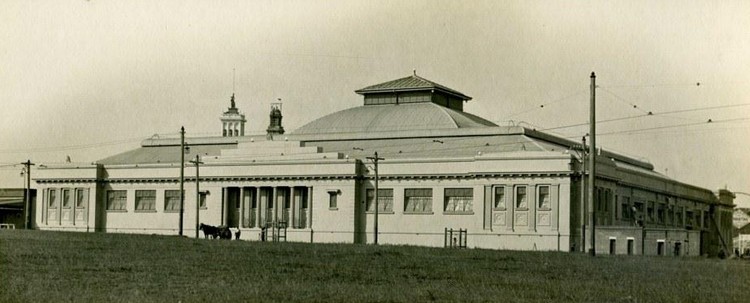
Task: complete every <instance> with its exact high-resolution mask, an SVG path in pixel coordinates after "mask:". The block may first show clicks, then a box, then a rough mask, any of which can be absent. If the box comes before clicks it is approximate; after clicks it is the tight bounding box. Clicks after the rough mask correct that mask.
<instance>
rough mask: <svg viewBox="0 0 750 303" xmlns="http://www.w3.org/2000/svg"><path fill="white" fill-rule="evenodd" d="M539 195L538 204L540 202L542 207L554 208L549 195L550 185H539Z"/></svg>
mask: <svg viewBox="0 0 750 303" xmlns="http://www.w3.org/2000/svg"><path fill="white" fill-rule="evenodd" d="M538 194H539V196H538V197H537V201H538V202H537V204H539V208H540V209H550V208H552V203H551V202H550V197H549V185H542V186H539V193H538Z"/></svg>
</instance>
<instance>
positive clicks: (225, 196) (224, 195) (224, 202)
mask: <svg viewBox="0 0 750 303" xmlns="http://www.w3.org/2000/svg"><path fill="white" fill-rule="evenodd" d="M228 201H229V190H228V188H227V187H222V188H221V224H219V225H224V222H226V221H227V207H228V206H229V205H228Z"/></svg>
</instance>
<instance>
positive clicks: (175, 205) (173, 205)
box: [164, 190, 180, 210]
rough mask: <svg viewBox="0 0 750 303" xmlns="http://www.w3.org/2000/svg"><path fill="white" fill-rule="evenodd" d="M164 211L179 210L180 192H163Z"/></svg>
mask: <svg viewBox="0 0 750 303" xmlns="http://www.w3.org/2000/svg"><path fill="white" fill-rule="evenodd" d="M164 210H180V191H179V190H165V191H164Z"/></svg>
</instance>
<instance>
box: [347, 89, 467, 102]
mask: <svg viewBox="0 0 750 303" xmlns="http://www.w3.org/2000/svg"><path fill="white" fill-rule="evenodd" d="M418 91H439V92H442V93H445V94H448V95H451V96H454V97H458V98H460V99H461V100H464V101H469V100H471V99H472V98H471V97H469V96H467V95H464V94H462V93H459V92H454V91H450V90H446V89H443V88H440V87H413V88H396V89H394V88H376V89H369V88H363V89H358V90H355V91H354V92H355V93H357V94H360V95H363V96H364V95H367V94H378V93H395V92H418Z"/></svg>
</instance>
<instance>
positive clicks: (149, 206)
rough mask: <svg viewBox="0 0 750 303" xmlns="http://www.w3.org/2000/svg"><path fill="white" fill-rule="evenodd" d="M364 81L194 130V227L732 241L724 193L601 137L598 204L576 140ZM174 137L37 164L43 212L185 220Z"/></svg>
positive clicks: (690, 251) (640, 242)
mask: <svg viewBox="0 0 750 303" xmlns="http://www.w3.org/2000/svg"><path fill="white" fill-rule="evenodd" d="M356 93H358V94H360V95H362V96H363V97H364V104H363V105H362V106H359V107H354V108H349V109H345V110H342V111H339V112H336V113H333V114H330V115H327V116H324V117H321V118H319V119H317V120H314V121H312V122H310V123H308V124H306V125H304V126H302V127H300V128H299V129H297V130H295V131H293V132H291V133H288V134H284V131H283V127H282V126H281V108H280V105H279V106H275V107H272V111H271V117H270V118H271V124H270V125H269V128H268V135H266V136H243V135H242V134H243V133H244V131H242V132H238V133H237V134H238V135H236V136H227V135H225V133H224V132H226V131H227V128H226V123H224V124H223V125H224V128H223V130H222V132H223V133H222V135H221V136H215V137H202V138H187V139H186V144H187V145H188V146H190V155H189V156H186V158H191V157H194V156H195V155H200V156H201V157H202V161H203V162H204V163H203V164H202V165H201V166H200V178H199V182H198V183H199V187H200V190H196V185H198V184H196V178H195V175H196V174H195V172H193V171H192V169H194V167H193V166H192V165H188V166H187V168H186V178H185V184H186V185H185V201H184V208H183V212H184V216H183V218H184V219H183V225H184V230H185V234H187V235H193V234H194V233H196V232H197V230H196V227H197V225H198V224H199V223H205V224H211V225H226V226H230V227H233V228H237V229H239V230H241V231H242V236H243V238H244V239H247V240H260V239H261V236H260V235H261V234H262V233H264V232H265V234H266V236H274V235H273V234H274V233H279V232H281V231H280V230H279V227H285V228H283V229H284V230H285V231H286V233H285V234H284V236H285V237H286V240H287V241H300V242H344V243H372V242H373V241H374V238H375V237H374V235H375V234H374V231H375V222H374V220H375V217H376V212H377V218H378V222H377V223H378V224H377V225H378V239H379V243H383V244H406V245H423V246H444V245H448V244H450V243H454V241H455V240H454V239H449V238H447V237H446V230H450V229H453V230H466V231H467V232H466V235H465V238H464V239H462V240H464V241H465V242H466V244H467V246H468V247H476V248H488V249H513V250H555V251H588V250H590V249H591V248H592V245H595V246H594V247H595V248H596V250H597V252H599V253H604V254H608V253H611V254H648V255H680V256H683V255H701V254H718V252H719V251H720V250H727V249H730V250H731V245H732V244H731V243H728V242H731V241H728V239H731V231H732V230H731V227H732V225H731V213H732V207H733V205H732V198H733V195H732V194H731V193H729V192H719V193H718V194H715V193H713V192H712V191H710V190H706V189H702V188H699V187H696V186H692V185H689V184H684V183H681V182H678V181H676V180H672V179H670V178H668V177H666V176H664V175H661V174H658V173H656V172H655V171H654V170H653V166H652V165H651V164H649V163H646V162H643V161H641V160H636V159H633V158H630V157H626V156H623V155H619V154H616V153H612V152H608V151H606V150H603V151H602V152H601V153H599V154H598V155H596V161H597V167H598V169H597V175H596V177H597V179H596V188H595V199H594V201H593V203H589V202H588V201H586V199H585V196H586V195H585V193H586V188H585V184H584V183H585V182H581V180H582V178H583V177H585V176H586V175H587V173H588V172H587V171H586V169H585V167H584V166H583V165H582V163H584V162H586V161H584V158H585V157H587V155H586V154H585V153H583V152H582V151H579V150H577V149H576V146H579V147H580V144H579V143H577V142H574V141H571V140H569V139H565V138H560V137H557V136H553V135H551V134H547V133H544V132H540V131H536V130H532V129H528V128H524V127H518V126H498V125H496V124H494V123H492V122H491V121H488V120H486V119H483V118H481V117H478V116H475V115H472V114H469V113H466V112H464V111H463V103H464V102H468V101H469V100H471V98H470V97H468V96H466V95H464V94H462V93H460V92H458V91H456V90H453V89H450V88H448V87H445V86H443V85H440V84H437V83H435V82H432V81H429V80H427V79H424V78H422V77H419V76H417V75H416V74H414V75H412V76H409V77H405V78H401V79H397V80H393V81H389V82H385V83H381V84H377V85H373V86H369V87H366V88H363V89H360V90H357V91H356ZM232 101H234V100H232ZM232 103H233V102H232ZM232 108H235V106H234V104H232V107H230V110H231V109H232ZM243 119H244V117H243ZM222 121H224V120H223V119H222ZM181 152H183V151H182V150H181V148H180V140H177V139H155V138H152V139H147V140H144V141H143V142H142V144H141V147H140V148H138V149H135V150H131V151H126V152H124V153H121V154H118V155H115V156H112V157H109V158H105V159H102V160H100V161H97V162H96V163H94V164H89V165H75V164H66V165H58V166H53V165H46V166H45V165H40V166H39V173H38V174H37V178H36V179H35V181H36V182H37V184H38V188H39V198H38V199H37V200H38V201H39V202H38V204H39V205H38V206H37V209H38V210H39V211H38V212H37V213H36V220H35V222H36V226H37V227H38V228H40V229H45V230H71V231H88V232H95V231H100V232H131V233H157V234H176V233H177V228H178V226H179V223H180V222H179V218H180V214H179V213H180V206H179V205H180V203H179V202H180V201H179V199H180V198H179V196H180V194H179V186H180V184H179V177H178V176H179V168H180V165H181V163H180V153H181ZM375 152H378V155H379V156H381V157H383V158H384V160H381V161H379V162H378V166H377V173H378V193H377V197H378V198H377V203H375V196H376V195H375V190H374V188H375V174H376V172H375V169H376V167H375V166H374V163H372V162H371V161H370V160H368V159H367V158H368V157H372V156H373V155H374V153H375ZM376 204H377V209H376V208H375V206H376ZM594 218H595V220H594ZM269 233H271V234H269ZM593 239H595V240H594V241H592V240H593Z"/></svg>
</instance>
